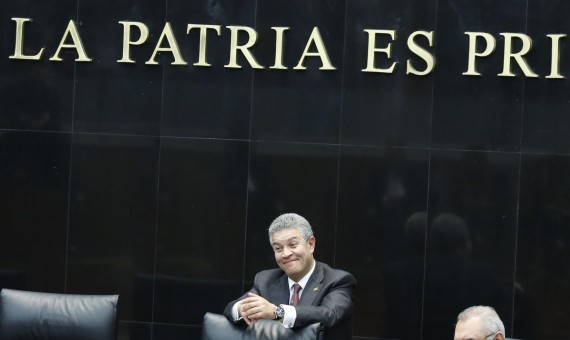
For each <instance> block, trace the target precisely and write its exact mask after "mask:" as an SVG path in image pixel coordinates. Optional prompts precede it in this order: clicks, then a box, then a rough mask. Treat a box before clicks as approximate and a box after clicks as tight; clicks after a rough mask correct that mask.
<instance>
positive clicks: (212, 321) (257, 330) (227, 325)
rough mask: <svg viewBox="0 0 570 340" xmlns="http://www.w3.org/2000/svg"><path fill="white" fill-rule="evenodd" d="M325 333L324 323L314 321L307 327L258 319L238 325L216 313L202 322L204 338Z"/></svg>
mask: <svg viewBox="0 0 570 340" xmlns="http://www.w3.org/2000/svg"><path fill="white" fill-rule="evenodd" d="M322 334H323V325H322V324H321V323H314V324H311V325H308V326H305V327H297V328H285V327H283V325H281V324H280V323H279V322H277V321H273V320H258V321H256V322H254V323H253V324H251V325H250V326H246V325H236V324H234V323H232V322H231V321H229V320H228V319H227V318H226V317H225V316H223V315H220V314H214V313H206V315H204V323H203V324H202V340H217V339H236V340H239V339H243V340H250V339H252V340H253V339H283V340H285V339H297V340H314V339H320V337H321V336H322Z"/></svg>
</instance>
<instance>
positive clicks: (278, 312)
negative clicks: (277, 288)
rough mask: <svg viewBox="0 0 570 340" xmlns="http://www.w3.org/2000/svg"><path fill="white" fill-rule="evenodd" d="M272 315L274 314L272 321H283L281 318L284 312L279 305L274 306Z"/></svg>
mask: <svg viewBox="0 0 570 340" xmlns="http://www.w3.org/2000/svg"><path fill="white" fill-rule="evenodd" d="M274 313H275V319H273V320H279V319H283V316H284V315H285V310H284V309H283V307H281V306H280V305H279V306H275V311H274Z"/></svg>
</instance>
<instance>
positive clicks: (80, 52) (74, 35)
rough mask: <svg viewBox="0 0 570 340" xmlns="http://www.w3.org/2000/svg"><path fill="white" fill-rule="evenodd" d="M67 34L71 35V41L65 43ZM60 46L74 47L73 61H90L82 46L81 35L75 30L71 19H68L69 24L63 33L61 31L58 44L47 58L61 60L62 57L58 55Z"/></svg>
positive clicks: (75, 27)
mask: <svg viewBox="0 0 570 340" xmlns="http://www.w3.org/2000/svg"><path fill="white" fill-rule="evenodd" d="M68 36H70V37H71V40H72V41H73V43H71V44H65V41H66V40H67V37H68ZM62 48H74V49H75V51H76V52H77V58H76V59H75V61H91V58H89V57H88V56H87V54H86V53H85V49H84V48H83V44H82V43H81V37H80V36H79V33H78V32H77V26H75V23H74V22H73V20H69V24H67V29H66V30H65V33H63V37H62V38H61V42H60V43H59V46H58V47H57V50H56V52H55V54H54V55H53V56H52V57H51V58H49V60H50V61H62V60H63V59H61V58H60V57H59V53H60V51H61V49H62Z"/></svg>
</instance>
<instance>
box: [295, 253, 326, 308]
mask: <svg viewBox="0 0 570 340" xmlns="http://www.w3.org/2000/svg"><path fill="white" fill-rule="evenodd" d="M315 262H316V261H315ZM324 277H325V275H324V272H323V267H321V264H320V263H319V262H316V265H315V270H314V271H313V274H312V275H311V277H310V278H309V281H307V285H306V286H305V288H303V290H304V292H303V293H302V294H301V299H299V304H300V305H312V304H313V301H315V298H316V297H317V295H319V293H320V292H321V287H322V286H323V279H324Z"/></svg>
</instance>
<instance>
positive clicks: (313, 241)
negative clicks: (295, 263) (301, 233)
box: [307, 236, 317, 253]
mask: <svg viewBox="0 0 570 340" xmlns="http://www.w3.org/2000/svg"><path fill="white" fill-rule="evenodd" d="M307 243H308V244H309V249H310V250H311V253H312V252H313V251H315V245H316V243H317V240H316V239H315V237H314V236H311V237H309V239H308V240H307Z"/></svg>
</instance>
